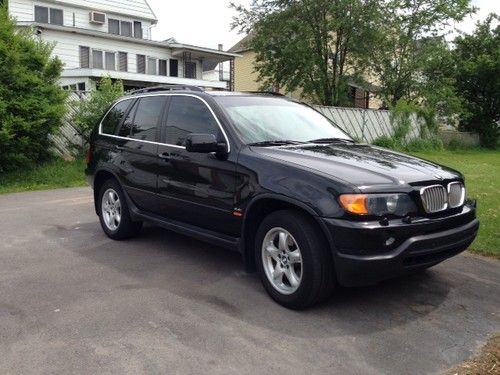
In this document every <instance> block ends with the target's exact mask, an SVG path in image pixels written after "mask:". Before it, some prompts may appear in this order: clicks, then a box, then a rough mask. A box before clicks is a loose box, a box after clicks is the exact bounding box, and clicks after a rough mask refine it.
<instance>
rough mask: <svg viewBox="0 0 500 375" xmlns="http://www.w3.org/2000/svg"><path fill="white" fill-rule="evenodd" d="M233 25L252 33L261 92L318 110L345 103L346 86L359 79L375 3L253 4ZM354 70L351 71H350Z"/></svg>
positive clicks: (376, 17) (377, 16)
mask: <svg viewBox="0 0 500 375" xmlns="http://www.w3.org/2000/svg"><path fill="white" fill-rule="evenodd" d="M232 6H233V7H234V8H235V9H236V10H237V11H238V12H239V17H238V18H237V19H236V20H235V23H234V24H233V26H234V27H239V28H240V30H242V31H246V32H249V31H251V32H252V39H251V42H250V45H249V47H251V48H252V49H253V50H254V51H255V52H256V66H255V68H256V71H257V72H258V74H259V79H260V80H261V82H262V83H263V86H268V87H269V86H278V87H281V88H284V89H286V90H287V91H294V90H295V89H299V88H300V89H302V90H303V95H304V96H306V97H308V98H310V99H312V101H314V102H316V103H318V104H323V105H341V104H344V103H345V102H346V100H347V93H348V91H347V88H348V81H350V80H353V79H354V80H355V79H356V78H359V77H360V76H361V75H362V73H363V71H364V67H365V65H366V62H367V60H368V58H369V55H370V51H372V50H373V49H374V48H375V46H376V45H377V43H376V37H377V28H376V27H374V25H375V24H378V23H379V22H381V19H382V14H381V12H380V2H379V1H376V0H335V1H332V0H302V1H296V0H254V1H253V3H252V5H251V6H250V8H244V7H242V6H236V5H234V4H232ZM354 67H355V69H354Z"/></svg>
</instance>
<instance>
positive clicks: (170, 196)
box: [158, 94, 240, 235]
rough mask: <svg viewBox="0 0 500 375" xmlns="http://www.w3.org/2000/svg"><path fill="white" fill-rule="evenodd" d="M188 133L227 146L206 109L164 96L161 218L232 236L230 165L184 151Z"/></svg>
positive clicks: (210, 155) (200, 104) (233, 170)
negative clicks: (167, 102) (210, 137)
mask: <svg viewBox="0 0 500 375" xmlns="http://www.w3.org/2000/svg"><path fill="white" fill-rule="evenodd" d="M189 133H204V134H214V135H215V136H216V137H217V139H218V140H219V141H221V142H227V140H226V139H225V138H224V137H223V134H222V132H221V129H220V126H219V124H218V122H217V120H216V118H215V116H214V114H213V112H212V111H211V110H210V109H209V107H208V105H207V104H206V103H205V102H204V101H202V100H201V99H200V98H198V97H196V96H189V95H182V94H178V95H174V96H171V97H170V105H169V110H168V114H167V120H166V127H165V131H164V134H163V135H162V142H165V144H164V145H163V144H162V145H160V146H159V149H158V153H159V159H158V160H159V166H158V194H159V202H160V207H161V209H162V211H163V212H164V214H165V216H168V217H170V218H172V219H175V220H179V221H182V222H184V223H188V224H192V225H196V226H200V227H204V228H206V229H210V230H214V231H218V232H221V233H225V234H229V235H236V234H237V233H238V228H239V227H238V226H239V225H240V220H239V219H236V218H235V217H234V216H233V198H234V193H235V183H236V164H235V163H234V162H233V161H231V159H232V158H231V157H230V158H229V159H228V158H227V157H220V156H217V155H216V154H215V153H208V154H203V153H192V152H187V151H186V149H185V147H184V145H185V140H186V136H187V135H188V134H189Z"/></svg>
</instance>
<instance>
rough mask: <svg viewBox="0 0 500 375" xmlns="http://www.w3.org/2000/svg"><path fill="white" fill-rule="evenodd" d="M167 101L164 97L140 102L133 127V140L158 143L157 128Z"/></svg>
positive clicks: (154, 97)
mask: <svg viewBox="0 0 500 375" xmlns="http://www.w3.org/2000/svg"><path fill="white" fill-rule="evenodd" d="M166 100H167V99H166V97H164V96H152V97H149V98H142V99H140V100H139V104H138V106H137V110H136V112H135V118H134V125H133V127H132V137H133V138H136V139H141V140H144V141H156V128H157V127H158V123H159V121H160V117H161V113H162V111H163V108H164V107H165V103H166Z"/></svg>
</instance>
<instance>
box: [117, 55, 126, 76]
mask: <svg viewBox="0 0 500 375" xmlns="http://www.w3.org/2000/svg"><path fill="white" fill-rule="evenodd" d="M118 70H119V71H120V72H127V71H128V56H127V52H118Z"/></svg>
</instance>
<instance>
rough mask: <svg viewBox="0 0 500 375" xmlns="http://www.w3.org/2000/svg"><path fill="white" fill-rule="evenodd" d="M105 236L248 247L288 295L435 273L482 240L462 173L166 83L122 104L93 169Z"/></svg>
mask: <svg viewBox="0 0 500 375" xmlns="http://www.w3.org/2000/svg"><path fill="white" fill-rule="evenodd" d="M86 173H87V176H88V179H89V182H90V184H91V186H92V187H93V188H94V198H95V210H96V212H97V215H98V216H99V219H100V221H101V225H102V228H103V230H104V232H105V233H106V234H107V235H108V236H109V237H111V238H113V239H116V240H120V239H124V238H127V237H130V236H133V235H135V234H137V233H138V232H139V230H140V229H141V226H142V223H143V222H144V221H147V222H152V223H154V224H157V225H160V226H162V227H165V228H167V229H170V230H174V231H177V232H180V233H183V234H187V235H189V236H193V237H196V238H198V239H201V240H205V241H208V242H211V243H213V244H216V245H220V246H224V247H227V248H230V249H233V250H236V251H238V252H240V253H241V254H242V256H243V258H244V262H245V265H246V268H247V270H254V269H257V270H258V272H259V274H260V277H261V279H262V283H263V284H264V287H265V289H266V290H267V292H268V293H269V294H270V295H271V297H272V298H273V299H274V300H276V301H277V302H278V303H280V304H282V305H284V306H286V307H289V308H293V309H301V308H305V307H307V306H310V305H312V304H314V303H317V302H319V301H322V300H325V299H326V298H328V297H329V296H330V295H331V293H332V290H333V288H334V286H335V285H336V284H337V283H338V284H341V285H346V286H352V285H360V284H366V283H373V282H376V281H378V280H381V279H384V278H388V277H393V276H397V275H400V274H404V273H408V272H413V271H415V270H419V269H423V268H427V267H431V266H433V265H436V264H438V263H439V262H441V261H443V260H444V259H446V258H449V257H451V256H453V255H456V254H458V253H460V252H461V251H463V250H465V249H466V248H467V247H468V246H469V245H470V244H471V243H472V241H473V240H474V238H475V237H476V234H477V231H478V227H479V222H478V220H477V219H476V217H475V202H473V201H471V200H468V199H466V193H465V187H464V179H463V176H462V175H461V174H460V173H459V172H457V171H454V170H452V169H449V168H445V167H442V166H439V165H436V164H434V163H431V162H428V161H424V160H421V159H418V158H415V157H411V156H408V155H404V154H401V153H396V152H392V151H389V150H385V149H382V148H379V147H374V146H370V145H368V144H360V143H357V142H355V141H353V140H352V139H351V138H350V137H349V136H348V135H346V134H345V133H344V132H342V131H341V130H340V129H339V128H338V127H336V126H335V124H333V123H332V122H330V121H329V120H328V119H327V118H326V117H324V116H323V115H321V114H320V113H319V112H317V111H315V110H314V109H312V108H311V107H309V106H307V105H305V104H301V103H299V102H296V101H293V100H290V99H288V98H286V97H279V96H276V95H271V94H265V93H233V92H205V91H203V90H201V89H199V88H196V87H189V86H186V87H160V88H150V89H144V90H140V91H137V92H134V93H132V94H130V95H128V96H125V97H123V98H121V99H120V100H118V101H117V102H115V103H114V104H113V105H112V106H111V108H110V109H109V110H108V111H107V113H106V114H105V115H104V117H103V118H102V120H101V122H100V123H99V124H98V126H97V127H96V129H95V130H94V132H93V135H92V139H91V144H90V149H89V153H88V167H87V170H86Z"/></svg>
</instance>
